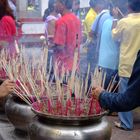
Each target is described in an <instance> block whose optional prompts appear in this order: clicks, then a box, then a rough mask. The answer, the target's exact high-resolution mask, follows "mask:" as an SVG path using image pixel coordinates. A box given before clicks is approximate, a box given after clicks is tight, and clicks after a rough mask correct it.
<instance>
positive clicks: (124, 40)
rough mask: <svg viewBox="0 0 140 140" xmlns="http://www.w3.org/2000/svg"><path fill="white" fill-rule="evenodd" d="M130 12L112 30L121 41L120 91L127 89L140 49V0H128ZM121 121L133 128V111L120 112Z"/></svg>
mask: <svg viewBox="0 0 140 140" xmlns="http://www.w3.org/2000/svg"><path fill="white" fill-rule="evenodd" d="M128 8H129V11H130V14H128V16H126V17H124V18H122V19H121V20H120V21H118V23H117V26H116V27H115V28H114V29H113V30H112V34H113V38H114V39H115V40H116V41H119V42H120V56H119V70H118V71H119V77H120V80H121V82H120V85H119V92H121V93H123V92H125V91H126V89H127V84H128V81H129V78H130V75H131V73H132V68H133V64H134V62H135V60H136V55H137V53H138V50H139V49H140V1H139V0H128ZM119 118H120V122H119V123H117V122H116V123H115V125H116V126H117V127H119V128H123V129H125V130H132V129H133V115H132V112H131V111H130V112H119Z"/></svg>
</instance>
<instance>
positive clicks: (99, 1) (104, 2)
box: [89, 0, 109, 8]
mask: <svg viewBox="0 0 140 140" xmlns="http://www.w3.org/2000/svg"><path fill="white" fill-rule="evenodd" d="M97 4H101V5H103V7H104V8H107V7H108V4H109V2H108V0H90V1H89V5H90V7H92V8H94V7H95V6H96V5H97Z"/></svg>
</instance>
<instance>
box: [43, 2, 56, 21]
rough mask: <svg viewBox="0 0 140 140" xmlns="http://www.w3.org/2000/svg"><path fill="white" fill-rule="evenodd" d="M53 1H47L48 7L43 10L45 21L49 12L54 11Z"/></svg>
mask: <svg viewBox="0 0 140 140" xmlns="http://www.w3.org/2000/svg"><path fill="white" fill-rule="evenodd" d="M54 3H55V0H49V1H48V8H47V9H46V10H45V12H44V16H43V20H44V21H45V19H46V17H47V16H49V15H50V13H51V12H53V11H54Z"/></svg>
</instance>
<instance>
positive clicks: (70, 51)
mask: <svg viewBox="0 0 140 140" xmlns="http://www.w3.org/2000/svg"><path fill="white" fill-rule="evenodd" d="M77 35H78V42H77V44H78V47H79V46H80V41H81V22H80V20H79V19H78V18H77V17H76V16H75V15H74V14H73V13H67V14H65V15H64V16H62V17H61V18H60V19H58V20H57V21H56V29H55V36H54V43H55V44H57V45H58V46H64V49H61V50H59V49H58V50H57V49H56V53H55V59H57V60H60V61H61V62H62V64H64V66H65V68H66V69H67V70H70V71H71V69H72V65H73V56H74V50H75V48H76V36H77Z"/></svg>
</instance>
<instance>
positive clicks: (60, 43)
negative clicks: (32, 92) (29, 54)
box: [0, 0, 140, 130]
mask: <svg viewBox="0 0 140 140" xmlns="http://www.w3.org/2000/svg"><path fill="white" fill-rule="evenodd" d="M79 5H80V1H79V0H73V1H72V0H49V1H48V8H47V9H46V10H45V14H44V17H43V20H44V22H45V37H46V40H47V44H48V47H49V50H50V52H51V53H52V56H53V61H54V62H55V61H59V62H61V64H62V65H63V66H64V67H65V69H66V70H67V71H70V72H71V71H72V65H73V58H74V52H75V49H76V48H80V43H81V42H82V30H84V32H86V35H87V39H88V40H90V41H89V43H88V45H87V63H90V67H91V70H90V72H91V73H93V72H94V69H95V67H99V69H102V70H104V72H106V81H105V87H104V89H102V88H101V87H94V88H93V95H94V96H96V98H97V99H98V100H99V103H100V105H101V107H103V108H105V109H110V110H111V111H117V112H118V111H120V112H119V113H118V114H119V115H118V116H119V119H120V122H119V123H118V122H117V123H115V125H116V126H117V127H119V128H123V129H124V130H132V129H133V115H132V112H131V111H130V110H132V109H134V108H135V107H137V106H140V94H139V92H140V89H139V85H138V84H139V81H140V76H139V73H140V69H139V65H140V53H139V54H138V52H139V50H140V38H139V35H140V31H139V30H140V1H139V0H117V1H116V0H112V1H109V0H90V2H89V5H90V8H89V11H88V13H87V15H86V17H85V19H84V23H83V26H84V27H82V22H81V21H80V16H79V15H80V13H79ZM15 35H16V25H15V16H14V14H13V12H12V10H11V9H10V6H9V4H8V1H7V0H1V1H0V36H3V37H5V36H15ZM2 43H3V41H2V40H0V46H2V45H3V44H2ZM137 54H138V56H137ZM134 63H135V64H134ZM62 65H60V66H62ZM116 75H117V77H118V79H120V84H119V88H118V93H117V94H115V93H108V92H106V89H107V86H108V84H109V82H110V80H111V78H112V77H114V76H116ZM89 81H90V78H89ZM1 83H2V84H1V86H0V93H3V94H0V96H6V95H7V94H8V93H9V92H11V91H12V90H13V89H14V86H15V83H14V82H13V81H10V80H6V81H4V82H3V81H2V82H1ZM89 83H90V82H89ZM124 111H125V112H124ZM126 111H128V112H126Z"/></svg>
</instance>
